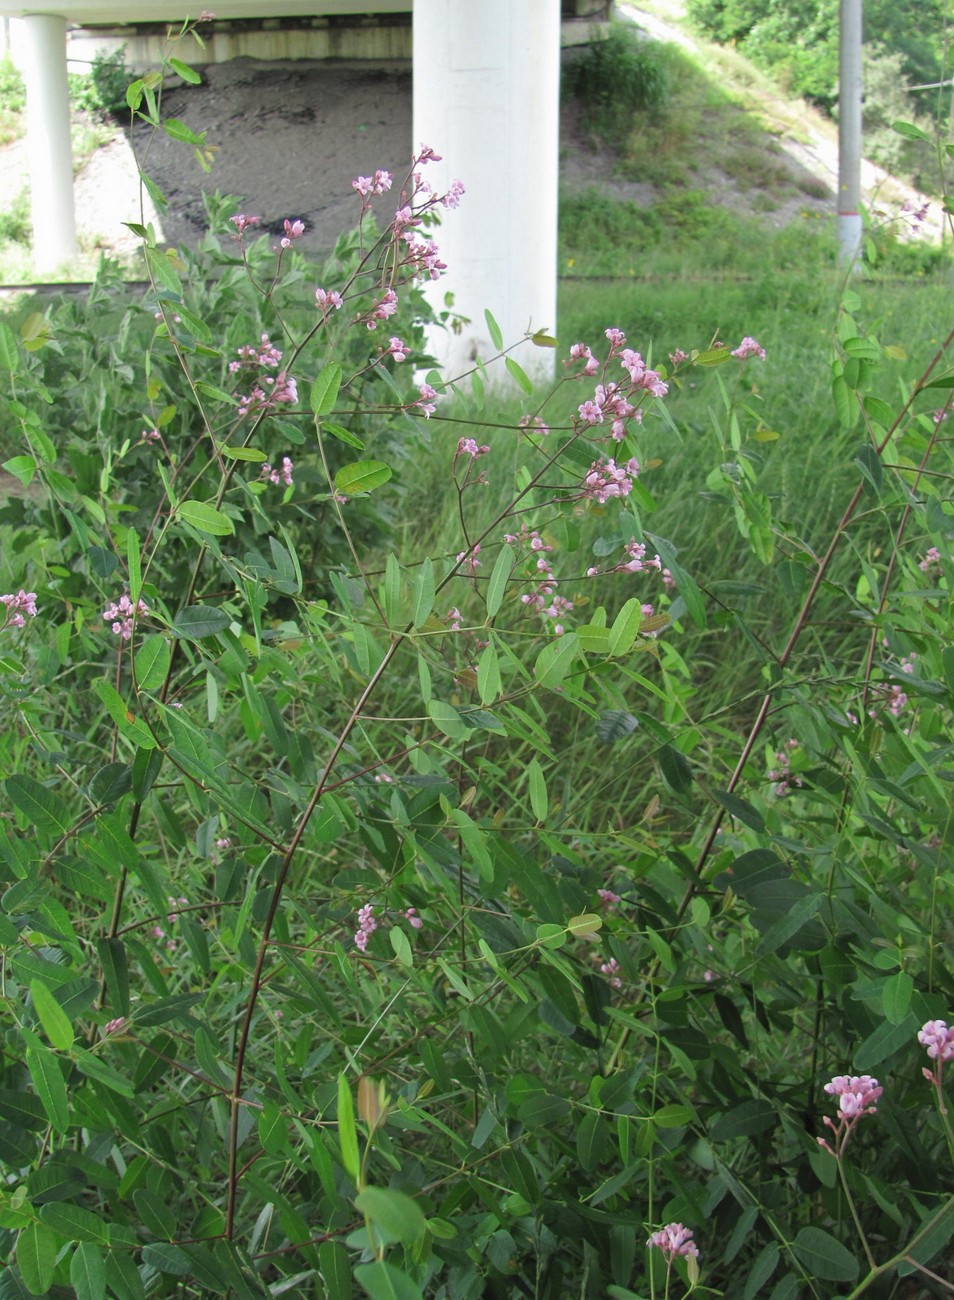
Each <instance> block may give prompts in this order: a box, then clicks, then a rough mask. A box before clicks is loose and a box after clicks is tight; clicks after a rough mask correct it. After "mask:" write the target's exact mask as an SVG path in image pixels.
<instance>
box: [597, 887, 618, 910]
mask: <svg viewBox="0 0 954 1300" xmlns="http://www.w3.org/2000/svg"><path fill="white" fill-rule="evenodd" d="M596 892H597V895H598V896H599V900H600V902H601V903H602V905H603V906H604V907H605V908H606V910H607V911H608V912H611V911H612V910H613V908H614V907H615V906H616V904H617V903H621V902H622V901H623V900H622V896H621V895H620V894H614V893H613V891H612V889H598V890H597V891H596Z"/></svg>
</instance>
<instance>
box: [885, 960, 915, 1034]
mask: <svg viewBox="0 0 954 1300" xmlns="http://www.w3.org/2000/svg"><path fill="white" fill-rule="evenodd" d="M913 993H914V980H913V979H912V978H911V976H910V975H909V974H908V973H907V972H906V971H903V970H899V971H898V973H897V974H896V975H892V976H891V977H890V979H888V980H887V982H886V983H885V986H884V988H883V989H882V991H881V1007H882V1010H883V1011H884V1015H885V1019H886V1020H887V1021H889V1022H890V1023H891V1024H892V1025H900V1024H901V1022H902V1020H904V1018H905V1016H906V1015H907V1014H908V1007H910V1005H911V995H912V994H913Z"/></svg>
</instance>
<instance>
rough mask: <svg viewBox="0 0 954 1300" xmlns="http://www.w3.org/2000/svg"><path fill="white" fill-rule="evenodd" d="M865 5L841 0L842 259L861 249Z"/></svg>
mask: <svg viewBox="0 0 954 1300" xmlns="http://www.w3.org/2000/svg"><path fill="white" fill-rule="evenodd" d="M861 7H862V0H840V11H839V24H840V25H839V46H838V260H839V262H840V263H841V265H842V266H844V267H845V268H846V269H849V270H850V269H852V268H853V267H854V266H855V264H856V262H857V261H858V257H859V254H860V253H861Z"/></svg>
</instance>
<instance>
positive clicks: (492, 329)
mask: <svg viewBox="0 0 954 1300" xmlns="http://www.w3.org/2000/svg"><path fill="white" fill-rule="evenodd" d="M484 320H485V321H486V322H487V333H488V334H489V335H490V341H491V343H492V344H493V345H494V347H495V348H496V349H497V351H498V352H499V351H500V349H501V348H502V347H503V335H502V334H501V332H500V326H499V325H498V324H497V322H496V321H495V320H494V318H493V316H491V314H490V312H489V311H485V312H484Z"/></svg>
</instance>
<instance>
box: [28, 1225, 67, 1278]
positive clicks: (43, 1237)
mask: <svg viewBox="0 0 954 1300" xmlns="http://www.w3.org/2000/svg"><path fill="white" fill-rule="evenodd" d="M61 1245H62V1242H61V1241H60V1238H59V1237H57V1235H56V1233H55V1232H53V1231H52V1230H51V1229H50V1228H47V1227H46V1226H45V1224H42V1223H29V1224H27V1226H26V1227H25V1228H21V1229H20V1231H19V1233H18V1234H17V1267H18V1268H19V1269H20V1276H21V1277H22V1278H23V1282H24V1285H25V1286H26V1288H27V1290H28V1291H30V1292H32V1294H33V1295H46V1293H47V1291H49V1289H50V1287H51V1286H52V1285H53V1274H54V1271H55V1269H56V1256H57V1253H58V1252H59V1248H60V1246H61Z"/></svg>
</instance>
